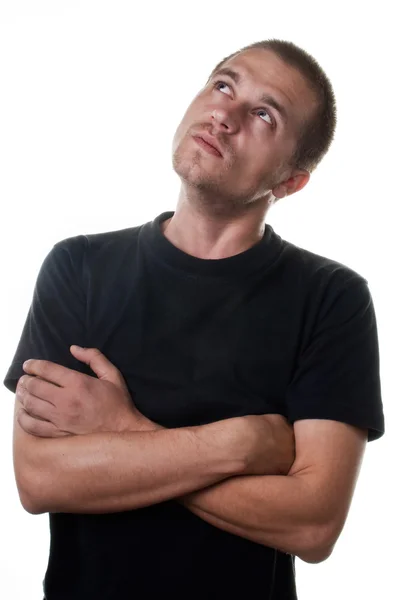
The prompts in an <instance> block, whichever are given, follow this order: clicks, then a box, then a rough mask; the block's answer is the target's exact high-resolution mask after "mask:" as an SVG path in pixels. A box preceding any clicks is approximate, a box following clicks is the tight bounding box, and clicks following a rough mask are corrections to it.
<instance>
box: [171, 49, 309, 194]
mask: <svg viewBox="0 0 394 600" xmlns="http://www.w3.org/2000/svg"><path fill="white" fill-rule="evenodd" d="M222 68H227V69H231V70H232V71H234V72H235V73H236V75H235V77H236V78H237V79H238V81H237V82H235V81H234V79H233V78H232V77H231V74H230V75H229V74H225V73H220V72H219V73H217V74H216V75H213V76H212V77H211V78H210V79H209V81H208V83H207V85H206V86H205V87H204V88H203V89H202V90H201V91H200V92H199V93H198V95H197V96H196V97H195V98H194V100H193V101H192V103H191V104H190V106H189V108H188V109H187V111H186V113H185V115H184V116H183V119H182V121H181V123H180V124H179V126H178V128H177V130H176V132H175V136H174V140H173V158H172V161H173V167H174V169H175V171H176V173H178V175H179V176H180V177H181V179H182V180H183V181H185V183H186V184H187V185H188V186H191V187H195V188H197V189H199V190H200V191H201V192H203V193H204V195H207V196H208V197H210V196H211V197H212V199H217V200H218V202H220V203H222V202H223V201H227V202H229V203H230V204H233V205H235V206H240V205H243V204H246V203H250V202H252V201H253V200H255V199H257V198H259V197H261V196H262V195H263V194H266V193H267V192H269V191H270V190H271V189H272V188H273V187H274V185H275V184H276V183H278V182H279V181H282V180H283V179H284V177H286V176H287V175H289V176H290V173H291V169H290V168H289V167H288V161H289V159H290V158H291V157H292V155H293V153H294V151H295V148H296V145H297V141H298V139H299V134H300V131H301V130H302V127H303V124H304V123H305V121H306V120H307V119H308V118H310V115H311V114H313V111H314V110H315V109H316V107H317V102H316V97H315V94H314V92H313V91H312V90H311V89H310V88H309V86H308V83H307V82H306V81H305V79H304V77H303V76H302V75H301V74H300V73H299V72H298V71H297V70H296V69H294V68H292V67H290V66H288V65H287V64H286V63H284V62H283V61H282V60H281V59H280V58H278V57H277V56H276V55H275V54H274V53H272V52H271V51H268V50H261V49H252V50H246V51H244V52H242V53H241V54H238V55H237V56H234V57H233V58H231V59H230V60H228V61H227V62H226V63H225V65H223V67H222ZM201 134H202V135H203V134H208V135H210V136H212V137H211V141H213V142H214V143H215V144H216V146H219V148H221V150H222V156H217V155H213V154H211V153H209V152H207V151H206V150H205V149H204V148H203V147H202V146H201V145H200V144H199V143H198V142H197V141H196V140H195V139H194V137H193V136H198V135H201Z"/></svg>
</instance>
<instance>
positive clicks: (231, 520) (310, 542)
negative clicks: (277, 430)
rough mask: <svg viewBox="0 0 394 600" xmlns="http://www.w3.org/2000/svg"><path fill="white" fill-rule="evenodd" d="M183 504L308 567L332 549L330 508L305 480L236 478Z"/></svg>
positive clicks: (218, 525) (193, 496) (184, 498)
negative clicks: (313, 492)
mask: <svg viewBox="0 0 394 600" xmlns="http://www.w3.org/2000/svg"><path fill="white" fill-rule="evenodd" d="M180 502H182V504H184V506H186V508H188V509H189V510H190V511H191V512H193V513H194V514H196V515H197V516H199V517H200V518H202V519H203V520H204V521H207V522H208V523H210V524H211V525H214V526H215V527H218V528H219V529H223V530H225V531H228V532H230V533H233V534H235V535H238V536H240V537H244V538H247V539H249V540H251V541H253V542H257V543H259V544H264V545H266V546H270V547H273V548H277V549H279V550H281V551H283V552H287V553H290V554H295V555H296V556H299V557H300V558H302V559H303V560H305V561H307V562H320V561H321V560H324V559H325V558H327V556H328V555H329V553H330V550H331V546H330V542H327V540H328V539H329V528H328V526H327V524H326V520H325V513H324V503H322V502H320V501H319V498H317V497H316V496H315V497H313V495H312V494H311V491H310V489H309V488H308V485H307V483H306V481H305V480H304V479H303V478H302V477H298V476H295V475H293V476H290V475H289V476H281V475H278V476H270V475H267V476H240V477H232V478H230V479H227V480H226V481H223V482H220V483H217V484H215V485H213V486H211V487H208V488H206V489H204V490H200V491H196V492H194V493H191V494H189V495H187V496H185V497H183V498H182V499H180Z"/></svg>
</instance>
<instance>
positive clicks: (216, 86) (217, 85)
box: [213, 81, 230, 90]
mask: <svg viewBox="0 0 394 600" xmlns="http://www.w3.org/2000/svg"><path fill="white" fill-rule="evenodd" d="M219 85H225V86H226V87H228V89H230V86H229V85H227V83H225V82H224V81H214V83H213V86H214V88H215V90H217V89H219Z"/></svg>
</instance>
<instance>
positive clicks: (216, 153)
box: [193, 135, 223, 158]
mask: <svg viewBox="0 0 394 600" xmlns="http://www.w3.org/2000/svg"><path fill="white" fill-rule="evenodd" d="M193 139H194V141H195V142H197V144H198V145H199V146H201V148H203V149H204V150H205V151H206V152H208V153H209V154H212V155H213V156H218V157H220V158H223V155H222V153H221V152H219V150H218V149H217V148H215V146H212V144H210V143H209V142H207V141H206V140H204V139H203V138H202V137H201V136H198V135H194V136H193Z"/></svg>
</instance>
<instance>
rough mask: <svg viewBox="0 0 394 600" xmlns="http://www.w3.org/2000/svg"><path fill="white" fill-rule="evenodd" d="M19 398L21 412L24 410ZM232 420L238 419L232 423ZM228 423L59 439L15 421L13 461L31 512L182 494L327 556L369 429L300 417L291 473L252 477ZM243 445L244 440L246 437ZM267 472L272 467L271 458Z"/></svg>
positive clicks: (225, 520)
mask: <svg viewBox="0 0 394 600" xmlns="http://www.w3.org/2000/svg"><path fill="white" fill-rule="evenodd" d="M18 408H19V407H18V400H17V401H16V414H17V411H18ZM232 425H234V424H232ZM234 431H235V430H234V427H232V428H231V429H228V428H227V429H226V422H219V423H212V424H210V425H207V426H203V427H201V428H198V427H197V428H183V429H174V430H165V429H162V428H160V429H158V430H155V431H143V432H136V431H134V432H123V433H116V434H111V433H94V434H86V435H69V436H66V437H60V438H57V439H51V438H39V437H35V436H32V435H30V434H29V433H26V432H25V431H24V430H23V429H22V428H21V427H20V425H19V423H18V419H17V418H16V419H15V426H14V465H15V473H16V479H17V483H18V489H19V492H20V496H21V500H22V504H24V506H25V508H26V509H27V510H30V512H47V511H49V512H116V511H122V510H131V509H133V508H138V507H140V506H146V505H149V504H154V503H157V502H161V501H164V500H167V499H170V498H176V499H178V501H179V502H181V503H182V504H183V505H184V506H185V507H186V508H188V509H189V510H191V511H192V512H193V513H195V514H196V515H197V516H199V517H200V518H202V519H204V520H205V521H207V522H209V523H211V524H212V525H214V526H216V527H218V528H220V529H223V530H226V531H228V532H230V533H233V534H235V535H239V536H242V537H245V538H247V539H250V540H252V541H254V542H257V543H261V544H265V545H267V546H271V547H275V548H278V549H280V550H282V551H284V552H289V553H291V554H295V555H297V556H299V557H300V558H301V559H303V560H305V561H307V562H320V561H321V560H324V559H325V558H327V557H328V556H329V555H330V553H331V551H332V548H333V546H334V544H335V542H336V540H337V538H338V536H339V534H340V532H341V530H342V527H343V525H344V523H345V520H346V516H347V513H348V510H349V507H350V502H351V498H352V495H353V491H354V487H355V484H356V480H357V476H358V472H359V468H360V465H361V460H362V455H363V452H364V448H365V442H366V432H365V431H363V430H361V429H358V428H355V427H352V426H350V425H345V424H344V423H339V422H334V421H328V420H305V421H297V422H296V423H295V425H294V434H295V443H296V459H295V461H294V463H293V466H292V467H291V470H290V472H289V473H288V474H287V475H273V474H266V475H264V474H263V475H248V474H245V472H247V469H246V464H247V460H246V459H247V452H248V448H247V446H245V445H244V446H243V447H242V448H240V447H239V446H240V444H239V441H240V440H241V439H242V440H243V439H244V438H243V437H242V436H238V437H237V435H236V432H235V433H234ZM241 445H242V444H241ZM265 472H266V473H272V466H271V465H270V464H268V452H267V468H266V471H265Z"/></svg>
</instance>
